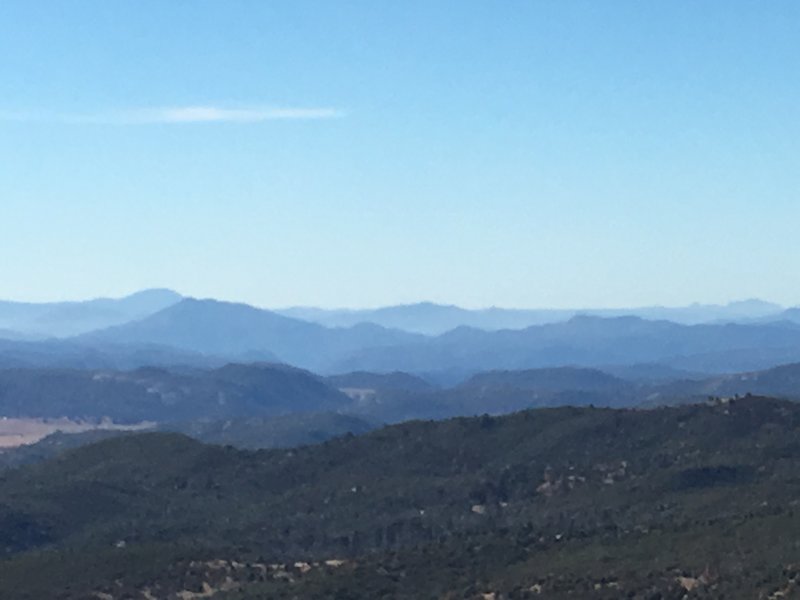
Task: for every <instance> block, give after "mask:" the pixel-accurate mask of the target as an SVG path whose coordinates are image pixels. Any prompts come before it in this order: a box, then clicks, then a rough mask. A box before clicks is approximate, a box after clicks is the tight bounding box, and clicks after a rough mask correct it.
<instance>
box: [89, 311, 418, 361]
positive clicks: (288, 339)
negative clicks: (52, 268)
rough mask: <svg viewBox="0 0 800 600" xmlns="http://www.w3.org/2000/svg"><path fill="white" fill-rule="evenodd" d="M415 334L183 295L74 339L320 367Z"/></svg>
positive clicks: (406, 340) (407, 339) (402, 341)
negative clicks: (338, 325)
mask: <svg viewBox="0 0 800 600" xmlns="http://www.w3.org/2000/svg"><path fill="white" fill-rule="evenodd" d="M420 338H421V336H417V335H413V334H409V333H405V332H401V331H392V330H388V329H384V328H383V327H379V326H377V325H368V324H361V325H356V326H354V327H350V328H346V329H328V328H326V327H323V326H321V325H317V324H314V323H307V322H305V321H301V320H298V319H292V318H288V317H284V316H281V315H279V314H277V313H274V312H270V311H267V310H261V309H258V308H254V307H252V306H248V305H246V304H234V303H229V302H217V301H215V300H196V299H191V298H187V299H184V300H182V301H181V302H179V303H178V304H175V305H173V306H171V307H169V308H167V309H165V310H162V311H160V312H158V313H156V314H154V315H151V316H149V317H147V318H145V319H142V320H140V321H136V322H132V323H127V324H125V325H120V326H117V327H112V328H109V329H106V330H103V331H97V332H93V333H89V334H86V335H84V336H81V337H80V338H78V341H80V342H81V343H83V344H87V345H92V344H98V343H113V344H159V345H163V346H169V347H173V348H179V349H183V350H189V351H193V352H201V353H205V354H209V355H215V356H225V357H228V358H229V359H235V360H243V359H246V360H254V359H259V360H275V359H276V358H277V359H278V360H280V361H282V362H287V363H290V364H293V365H296V366H300V367H303V368H309V369H312V370H317V371H324V370H325V369H326V368H327V367H328V366H329V364H330V363H331V362H332V361H335V360H338V359H340V358H341V357H342V356H348V355H349V354H351V353H353V352H356V351H360V350H363V349H365V348H370V347H374V346H377V347H380V346H385V345H398V344H406V343H410V342H413V341H416V340H419V339H420ZM259 357H261V358H259Z"/></svg>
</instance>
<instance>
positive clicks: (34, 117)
mask: <svg viewBox="0 0 800 600" xmlns="http://www.w3.org/2000/svg"><path fill="white" fill-rule="evenodd" d="M342 116H344V113H343V112H342V111H340V110H337V109H334V108H300V107H250V108H226V107H219V106H204V105H198V106H172V107H160V108H134V109H125V110H115V111H105V112H95V113H57V112H40V111H3V110H0V121H15V122H38V123H41V122H45V123H70V124H81V123H85V124H98V125H157V124H180V123H261V122H263V121H281V120H318V119H335V118H338V117H342Z"/></svg>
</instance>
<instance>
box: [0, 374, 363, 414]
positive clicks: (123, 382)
mask: <svg viewBox="0 0 800 600" xmlns="http://www.w3.org/2000/svg"><path fill="white" fill-rule="evenodd" d="M349 403H350V400H349V398H348V397H347V396H345V395H344V394H342V393H341V392H339V391H337V390H335V389H334V388H332V387H330V386H329V385H327V384H326V383H325V382H324V381H323V380H322V379H320V378H319V377H317V376H315V375H313V374H311V373H309V372H307V371H303V370H300V369H296V368H293V367H288V366H285V365H273V364H254V365H236V364H230V365H226V366H224V367H221V368H218V369H212V370H188V371H180V372H178V371H168V370H165V369H159V368H152V367H150V368H142V369H138V370H135V371H130V372H124V371H86V370H66V369H10V370H0V415H3V416H5V417H42V418H48V417H70V418H73V419H89V420H97V419H102V418H110V419H112V420H114V421H118V422H123V423H132V422H134V423H135V422H140V421H157V422H164V421H191V420H196V419H220V418H235V417H264V416H277V415H286V414H291V413H303V412H306V413H310V412H321V411H336V410H339V409H341V408H344V407H346V406H347V405H348V404H349Z"/></svg>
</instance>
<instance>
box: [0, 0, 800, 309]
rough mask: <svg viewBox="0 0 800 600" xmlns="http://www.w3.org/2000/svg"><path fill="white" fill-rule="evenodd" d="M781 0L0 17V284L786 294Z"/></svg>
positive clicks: (795, 189)
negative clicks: (0, 250) (766, 0)
mask: <svg viewBox="0 0 800 600" xmlns="http://www.w3.org/2000/svg"><path fill="white" fill-rule="evenodd" d="M798 163H800V2H797V1H796V0H785V1H781V0H770V1H768V2H765V1H762V0H753V1H749V2H745V1H736V0H716V1H715V0H653V1H648V2H643V1H641V0H631V1H627V0H587V1H585V2H584V1H577V0H548V1H535V0H524V1H522V0H520V1H514V0H504V1H502V2H496V1H490V0H486V1H469V0H454V1H443V0H424V1H419V2H417V1H411V0H402V1H389V0H383V1H382V0H364V1H363V2H352V1H344V0H319V1H314V2H310V1H304V0H286V1H269V0H252V1H241V0H239V1H237V0H224V1H223V0H217V1H213V2H207V1H201V0H170V1H164V0H154V1H147V0H135V1H133V0H130V1H123V0H118V1H114V2H109V1H108V0H98V1H76V0H52V1H50V2H47V1H44V0H39V1H36V2H31V1H29V0H24V1H14V0H4V1H3V2H2V3H0V239H2V255H0V297H3V298H10V299H19V300H52V299H68V298H69V299H72V298H85V297H91V296H98V295H112V296H113V295H122V294H125V293H128V292H131V291H134V290H137V289H140V288H145V287H154V286H164V287H171V288H174V289H176V290H178V291H180V292H182V293H185V294H189V295H195V296H202V297H208V296H212V297H217V298H222V299H230V300H240V301H245V302H250V303H253V304H256V305H259V306H266V307H277V306H287V305H293V304H305V305H320V306H375V305H381V304H391V303H398V302H413V301H418V300H432V301H437V302H449V303H457V304H462V305H465V306H487V305H499V306H520V307H521V306H526V307H544V306H548V307H561V306H597V307H610V306H631V305H643V304H668V305H669V304H682V303H688V302H691V301H695V300H697V301H703V302H725V301H728V300H733V299H739V298H746V297H752V296H759V297H762V298H765V299H769V300H773V301H778V302H781V303H784V304H798V303H800V280H798V278H797V277H796V276H795V273H796V269H797V264H798V259H800V232H799V230H800V164H798Z"/></svg>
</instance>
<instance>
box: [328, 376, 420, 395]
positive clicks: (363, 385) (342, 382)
mask: <svg viewBox="0 0 800 600" xmlns="http://www.w3.org/2000/svg"><path fill="white" fill-rule="evenodd" d="M325 379H326V381H327V382H328V383H329V384H330V385H332V386H333V387H335V388H338V389H340V390H342V389H344V390H347V389H349V390H372V391H376V392H384V391H390V390H391V391H407V392H423V391H428V390H433V389H435V388H436V386H434V385H433V384H431V383H429V382H427V381H425V380H424V379H422V378H421V377H417V376H415V375H411V374H409V373H403V372H401V371H395V372H393V373H369V372H367V371H355V372H353V373H343V374H341V375H330V376H328V377H326V378H325Z"/></svg>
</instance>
